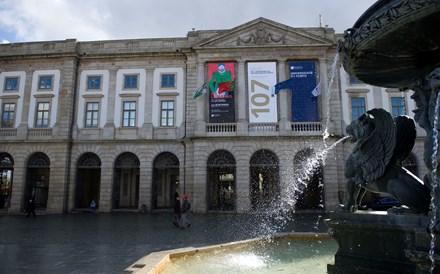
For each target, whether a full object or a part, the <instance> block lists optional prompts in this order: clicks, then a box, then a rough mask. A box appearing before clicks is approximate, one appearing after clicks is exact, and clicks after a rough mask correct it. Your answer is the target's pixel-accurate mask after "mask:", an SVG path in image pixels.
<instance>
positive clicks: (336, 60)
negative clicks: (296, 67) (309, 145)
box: [322, 50, 339, 145]
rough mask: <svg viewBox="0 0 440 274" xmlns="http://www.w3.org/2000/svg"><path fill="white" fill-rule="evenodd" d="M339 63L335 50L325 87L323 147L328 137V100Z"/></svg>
mask: <svg viewBox="0 0 440 274" xmlns="http://www.w3.org/2000/svg"><path fill="white" fill-rule="evenodd" d="M338 61H339V50H336V54H335V58H334V59H333V64H332V69H331V74H330V81H329V82H328V86H327V97H326V106H327V112H326V115H325V117H326V120H325V126H324V132H323V134H322V140H323V141H324V145H326V140H327V138H328V137H329V136H330V134H329V133H328V124H329V122H330V99H331V95H332V91H333V88H332V87H333V82H334V81H335V75H336V69H337V65H338Z"/></svg>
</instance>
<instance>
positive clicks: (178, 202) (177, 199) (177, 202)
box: [173, 195, 181, 227]
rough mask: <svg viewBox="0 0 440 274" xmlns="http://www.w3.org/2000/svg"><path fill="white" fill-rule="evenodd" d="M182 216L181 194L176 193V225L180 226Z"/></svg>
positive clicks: (174, 222)
mask: <svg viewBox="0 0 440 274" xmlns="http://www.w3.org/2000/svg"><path fill="white" fill-rule="evenodd" d="M180 217H181V207H180V198H179V195H176V196H175V200H174V221H173V224H174V225H175V226H176V227H179V223H180Z"/></svg>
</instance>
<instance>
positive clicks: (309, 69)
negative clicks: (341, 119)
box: [289, 61, 319, 122]
mask: <svg viewBox="0 0 440 274" xmlns="http://www.w3.org/2000/svg"><path fill="white" fill-rule="evenodd" d="M289 72H290V78H291V79H292V81H293V82H294V84H293V88H292V122H318V121H319V112H318V99H317V97H316V96H314V95H313V94H312V91H313V90H314V89H315V88H316V86H317V81H316V63H315V61H292V62H289Z"/></svg>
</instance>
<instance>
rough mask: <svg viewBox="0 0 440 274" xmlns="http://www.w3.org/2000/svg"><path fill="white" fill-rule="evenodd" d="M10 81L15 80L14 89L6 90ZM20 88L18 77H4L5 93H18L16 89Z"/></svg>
mask: <svg viewBox="0 0 440 274" xmlns="http://www.w3.org/2000/svg"><path fill="white" fill-rule="evenodd" d="M11 80H15V88H13V87H12V88H8V83H9V81H11ZM19 88H20V77H18V76H7V77H5V85H4V90H5V91H18V89H19Z"/></svg>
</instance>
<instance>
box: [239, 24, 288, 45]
mask: <svg viewBox="0 0 440 274" xmlns="http://www.w3.org/2000/svg"><path fill="white" fill-rule="evenodd" d="M281 41H282V42H284V35H283V36H277V35H274V34H272V33H270V32H268V31H267V30H266V28H265V26H264V24H261V23H260V24H259V25H258V27H257V30H256V31H255V32H254V33H252V34H250V35H246V36H244V37H238V39H237V44H238V45H240V43H245V44H256V45H260V46H261V45H265V44H270V43H279V42H281Z"/></svg>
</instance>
